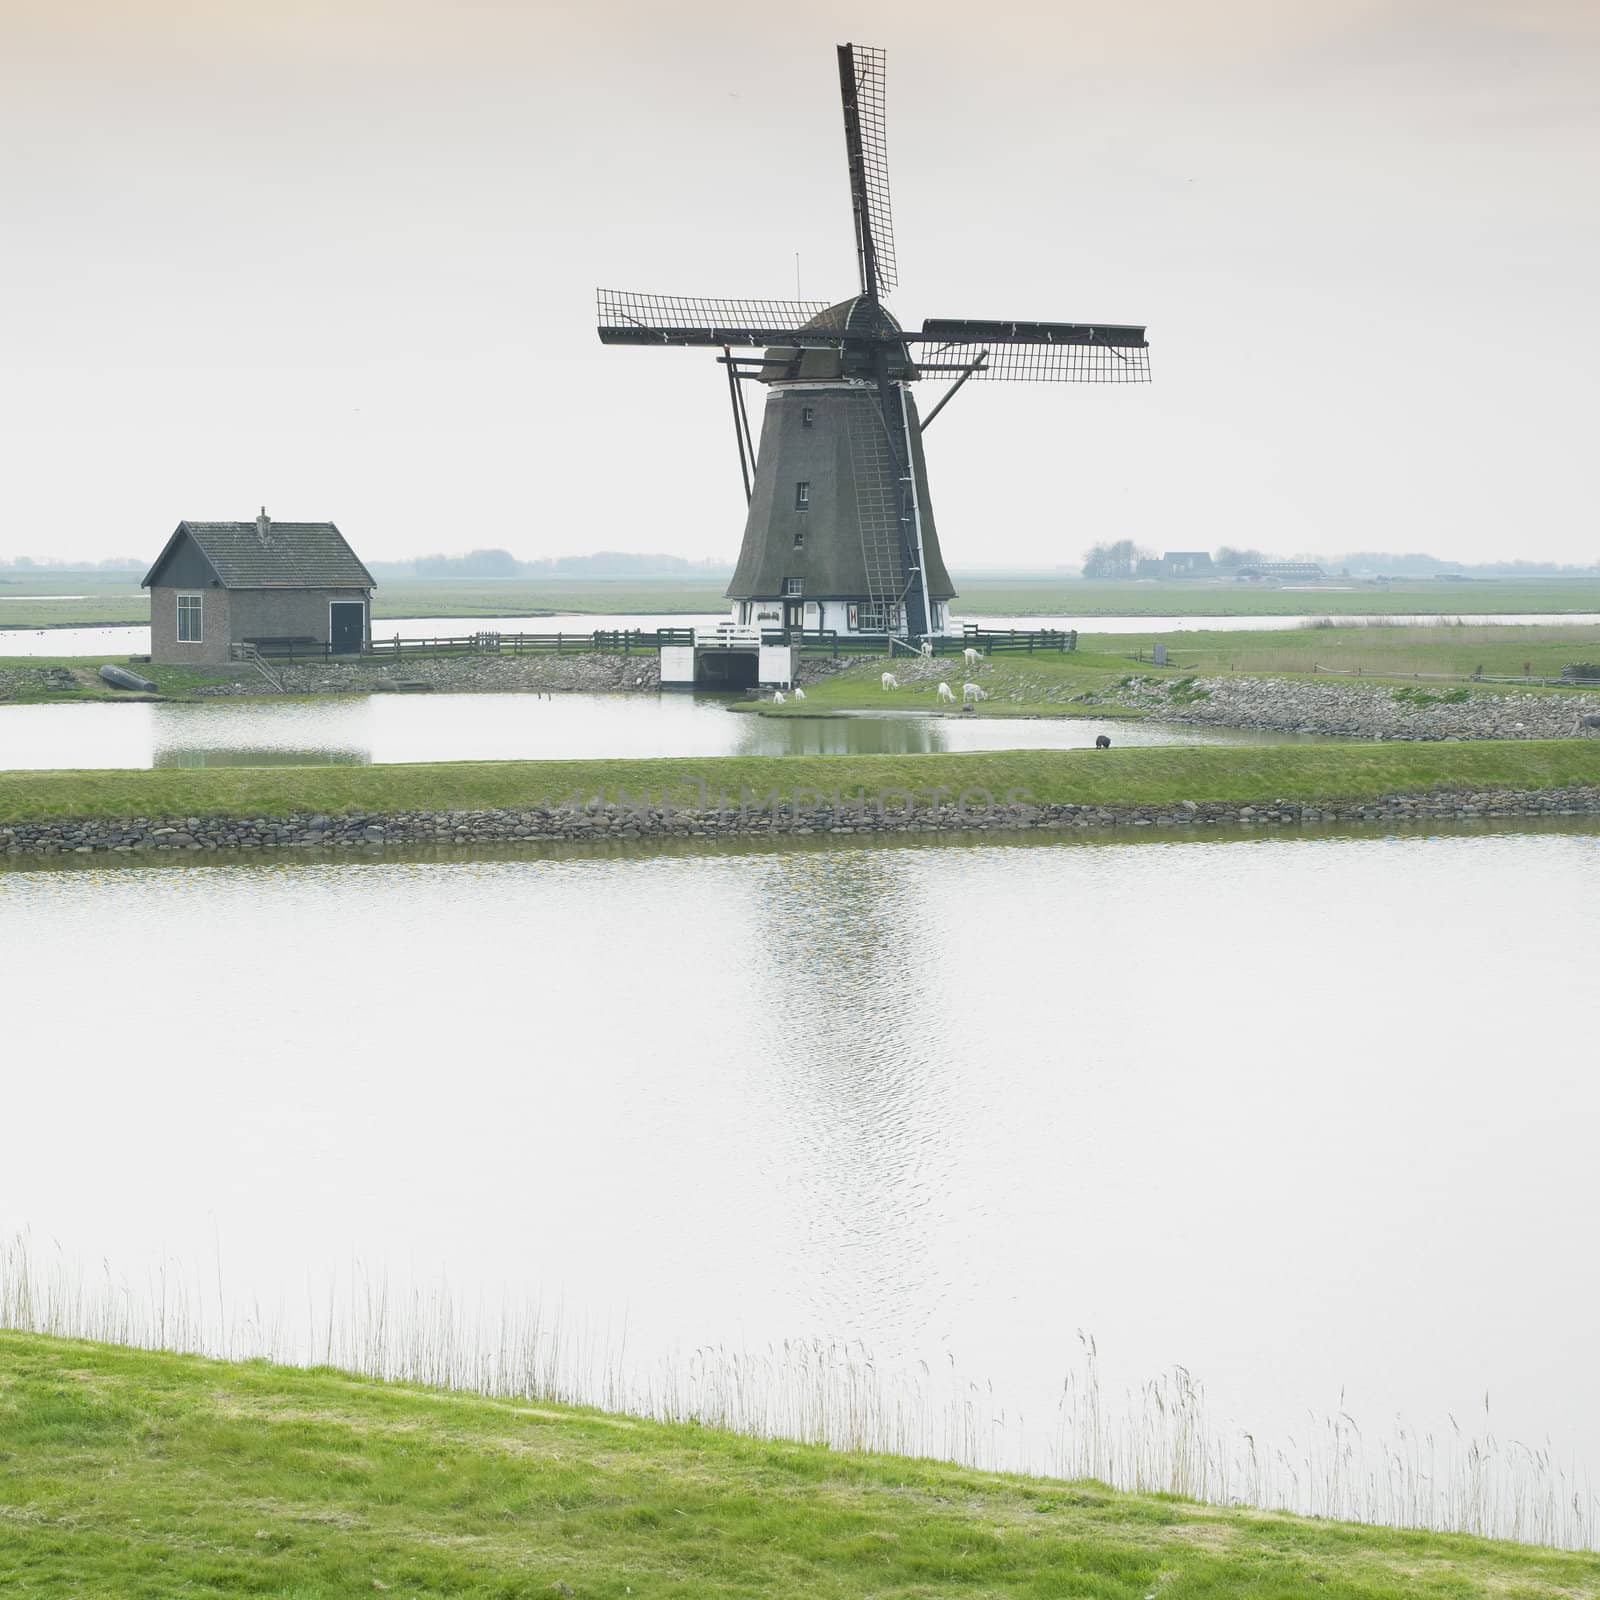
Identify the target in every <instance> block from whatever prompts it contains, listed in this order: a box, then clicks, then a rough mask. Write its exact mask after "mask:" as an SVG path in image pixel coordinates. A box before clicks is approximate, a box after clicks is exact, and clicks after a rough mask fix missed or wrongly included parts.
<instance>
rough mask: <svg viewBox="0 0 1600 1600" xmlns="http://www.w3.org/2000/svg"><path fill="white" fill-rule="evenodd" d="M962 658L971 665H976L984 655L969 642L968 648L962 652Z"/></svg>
mask: <svg viewBox="0 0 1600 1600" xmlns="http://www.w3.org/2000/svg"><path fill="white" fill-rule="evenodd" d="M961 659H962V660H963V661H964V662H966V664H967V665H968V666H969V667H975V666H977V664H978V663H979V662H980V661H981V660H982V659H983V657H982V656H981V655H980V654H979V653H978V651H976V650H974V649H973V648H972V646H971V645H970V644H969V645H968V646H967V648H966V649H965V650H963V651H962V652H961Z"/></svg>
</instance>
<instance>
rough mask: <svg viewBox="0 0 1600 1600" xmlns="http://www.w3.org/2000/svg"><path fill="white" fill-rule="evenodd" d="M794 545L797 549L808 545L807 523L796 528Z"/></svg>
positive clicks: (802, 548)
mask: <svg viewBox="0 0 1600 1600" xmlns="http://www.w3.org/2000/svg"><path fill="white" fill-rule="evenodd" d="M794 547H795V549H796V550H804V549H805V547H806V525H805V524H804V523H803V522H802V523H801V524H799V526H798V527H796V529H795V530H794Z"/></svg>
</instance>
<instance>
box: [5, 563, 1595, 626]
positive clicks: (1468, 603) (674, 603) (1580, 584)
mask: <svg viewBox="0 0 1600 1600" xmlns="http://www.w3.org/2000/svg"><path fill="white" fill-rule="evenodd" d="M3 580H4V581H0V628H4V627H8V626H9V627H26V628H40V627H48V626H49V625H50V624H52V623H56V624H72V625H77V626H80V627H81V626H87V625H90V624H97V623H98V624H111V623H122V624H129V623H134V624H139V623H145V622H148V621H149V619H150V602H149V596H148V594H147V593H146V592H145V591H144V590H142V589H140V588H139V587H138V583H137V579H130V577H129V576H128V575H127V574H125V573H122V574H117V575H115V576H108V575H107V574H105V573H95V572H89V573H81V572H80V573H74V572H55V573H32V574H26V573H18V572H15V571H8V572H6V573H4V574H3ZM725 587H726V581H725V580H724V579H721V578H614V579H603V578H501V579H485V578H389V579H385V580H384V581H383V582H382V583H380V584H379V585H378V588H377V591H376V593H375V595H374V597H373V608H372V614H373V617H374V619H380V618H384V617H489V616H537V615H539V614H540V613H544V614H548V613H550V612H554V611H585V612H600V613H603V612H618V613H645V612H652V611H662V612H673V611H676V612H690V611H723V610H726V608H727V601H726V600H725V599H724V597H723V590H724V588H725ZM956 587H957V589H958V590H959V591H960V595H959V598H958V599H957V601H956V605H955V609H956V611H957V613H958V615H960V616H962V617H965V618H970V619H972V620H981V618H982V617H984V616H985V615H991V616H994V615H1019V616H1025V615H1028V614H1034V615H1048V614H1051V613H1063V612H1065V613H1070V614H1072V615H1076V616H1097V615H1098V616H1294V615H1298V614H1300V613H1311V614H1313V615H1323V614H1333V615H1351V614H1362V613H1372V614H1382V615H1388V614H1394V613H1401V614H1404V613H1406V612H1418V613H1429V614H1434V615H1445V616H1455V615H1459V614H1461V613H1463V612H1469V613H1470V612H1494V611H1600V578H1595V579H1591V578H1570V579H1560V578H1504V579H1501V578H1496V579H1490V580H1488V581H1485V582H1481V583H1438V582H1434V581H1431V580H1422V579H1418V580H1415V581H1409V582H1403V583H1391V584H1384V585H1354V586H1352V587H1350V588H1329V589H1312V590H1293V589H1252V588H1249V587H1247V586H1244V585H1241V584H1236V583H1161V582H1154V583H1084V582H1081V581H1078V580H1075V579H1067V578H988V577H986V578H962V577H960V576H959V574H958V575H957V578H956ZM46 594H74V595H82V596H84V598H83V599H81V600H71V601H59V600H40V599H34V598H33V597H34V596H38V595H46Z"/></svg>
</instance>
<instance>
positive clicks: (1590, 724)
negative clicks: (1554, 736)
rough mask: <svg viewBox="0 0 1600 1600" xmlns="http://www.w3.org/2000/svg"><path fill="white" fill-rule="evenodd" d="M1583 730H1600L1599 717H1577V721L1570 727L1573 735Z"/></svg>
mask: <svg viewBox="0 0 1600 1600" xmlns="http://www.w3.org/2000/svg"><path fill="white" fill-rule="evenodd" d="M1584 728H1600V717H1596V716H1588V717H1579V718H1578V720H1577V721H1576V722H1575V723H1573V725H1572V731H1573V732H1574V733H1578V732H1580V731H1581V730H1582V729H1584Z"/></svg>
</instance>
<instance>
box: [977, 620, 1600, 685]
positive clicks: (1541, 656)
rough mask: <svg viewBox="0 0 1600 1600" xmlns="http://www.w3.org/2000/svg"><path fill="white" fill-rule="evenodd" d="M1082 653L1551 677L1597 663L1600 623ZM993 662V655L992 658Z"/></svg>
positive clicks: (1380, 632) (1088, 643)
mask: <svg viewBox="0 0 1600 1600" xmlns="http://www.w3.org/2000/svg"><path fill="white" fill-rule="evenodd" d="M1079 637H1080V639H1081V641H1082V645H1083V647H1084V649H1085V650H1087V651H1095V652H1098V653H1100V654H1105V655H1115V656H1120V657H1127V656H1132V655H1134V654H1135V653H1136V652H1143V655H1144V658H1145V660H1146V661H1148V660H1149V658H1150V647H1151V645H1152V644H1153V643H1154V642H1155V641H1156V640H1157V639H1160V640H1162V641H1164V642H1165V644H1166V646H1167V659H1168V661H1170V662H1172V663H1173V664H1174V665H1176V666H1181V667H1182V668H1183V669H1184V670H1185V671H1200V672H1254V673H1311V672H1331V673H1334V674H1336V675H1340V676H1347V677H1348V676H1354V675H1356V674H1357V673H1359V674H1361V675H1363V676H1365V677H1380V678H1406V677H1410V676H1412V675H1413V674H1421V675H1423V676H1424V677H1426V676H1446V675H1455V676H1459V677H1467V676H1469V675H1470V674H1472V673H1474V672H1476V671H1477V670H1478V669H1479V668H1480V667H1481V668H1482V669H1483V671H1484V672H1485V673H1486V674H1487V675H1488V676H1490V677H1504V678H1518V677H1522V676H1523V675H1524V674H1525V673H1526V674H1527V675H1529V676H1531V677H1535V678H1541V677H1552V678H1553V677H1557V676H1559V674H1560V672H1561V669H1562V668H1563V667H1565V666H1568V665H1570V664H1571V663H1574V662H1580V661H1588V662H1600V624H1597V623H1584V624H1579V625H1577V626H1562V627H1545V626H1541V625H1529V626H1522V625H1513V626H1503V627H1494V626H1476V625H1472V624H1461V625H1457V624H1454V623H1430V624H1424V625H1422V626H1420V627H1407V626H1405V625H1403V624H1399V623H1388V622H1381V623H1342V624H1339V625H1337V626H1334V627H1317V628H1293V629H1287V630H1282V631H1279V630H1265V629H1263V630H1256V631H1244V630H1240V631H1237V632H1207V633H1121V634H1108V633H1083V634H1080V636H1079ZM996 659H1000V658H998V657H997V658H996Z"/></svg>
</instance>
